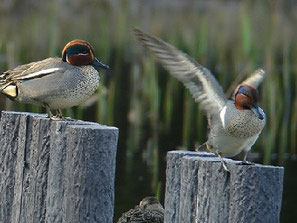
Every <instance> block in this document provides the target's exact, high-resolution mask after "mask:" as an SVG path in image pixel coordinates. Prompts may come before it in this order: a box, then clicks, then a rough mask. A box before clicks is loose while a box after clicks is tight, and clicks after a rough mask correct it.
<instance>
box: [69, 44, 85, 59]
mask: <svg viewBox="0 0 297 223" xmlns="http://www.w3.org/2000/svg"><path fill="white" fill-rule="evenodd" d="M88 53H90V49H89V48H88V47H87V46H85V45H80V44H76V45H73V46H71V47H69V48H68V49H67V54H68V56H71V55H75V54H88Z"/></svg>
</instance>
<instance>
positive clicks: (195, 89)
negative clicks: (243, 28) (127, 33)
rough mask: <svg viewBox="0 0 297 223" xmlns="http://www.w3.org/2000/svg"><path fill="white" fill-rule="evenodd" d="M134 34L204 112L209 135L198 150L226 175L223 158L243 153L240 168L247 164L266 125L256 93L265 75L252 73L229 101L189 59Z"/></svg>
mask: <svg viewBox="0 0 297 223" xmlns="http://www.w3.org/2000/svg"><path fill="white" fill-rule="evenodd" d="M133 32H134V34H135V36H136V38H137V40H138V41H139V42H140V43H141V44H142V45H143V46H144V47H146V48H148V49H149V50H150V51H151V52H153V54H154V56H155V57H156V58H157V61H158V62H160V63H161V64H162V65H163V67H164V68H165V69H166V70H167V71H169V73H170V74H171V75H173V76H174V77H175V78H177V79H178V80H179V81H181V82H182V83H183V84H184V86H185V87H186V88H187V89H188V90H189V91H190V93H191V95H192V96H193V98H194V100H195V101H196V102H199V103H200V108H202V109H203V110H204V111H205V112H206V116H207V121H208V126H209V134H208V138H207V141H206V142H205V143H203V144H202V145H201V146H205V147H206V148H207V149H208V150H209V151H210V152H213V153H215V154H216V155H217V156H218V157H219V158H220V160H221V162H222V164H223V168H224V169H225V170H226V171H228V168H227V166H226V163H225V161H224V159H223V157H230V158H231V157H234V156H236V155H238V154H239V153H242V154H243V159H242V164H250V162H248V161H247V154H248V152H249V151H250V150H251V147H252V146H253V145H254V144H255V142H256V140H257V138H258V137H259V135H260V134H261V132H262V130H263V128H264V126H265V123H266V115H265V113H264V111H263V109H262V108H260V107H259V105H258V100H259V93H258V90H257V88H258V86H259V85H260V83H261V82H262V81H263V79H264V77H265V71H264V70H263V69H257V70H256V71H254V72H253V73H252V74H251V75H250V76H249V77H248V78H247V79H246V80H244V81H243V82H242V83H240V84H239V85H238V86H237V87H236V88H235V90H234V92H233V95H232V97H231V99H227V98H226V96H225V94H224V92H223V89H222V87H221V86H220V85H219V83H218V81H217V80H216V78H215V76H214V75H213V74H212V73H211V72H210V71H209V70H208V69H207V68H205V67H203V66H202V65H200V64H199V63H198V62H196V61H195V60H194V59H193V58H192V57H190V56H189V55H187V54H185V53H183V52H181V51H180V50H178V49H177V48H175V47H174V46H172V45H170V44H169V43H166V42H164V41H163V40H161V39H159V38H156V37H154V36H151V35H149V34H146V33H144V32H143V31H142V30H140V29H138V28H134V29H133ZM201 146H199V147H198V148H200V147H201Z"/></svg>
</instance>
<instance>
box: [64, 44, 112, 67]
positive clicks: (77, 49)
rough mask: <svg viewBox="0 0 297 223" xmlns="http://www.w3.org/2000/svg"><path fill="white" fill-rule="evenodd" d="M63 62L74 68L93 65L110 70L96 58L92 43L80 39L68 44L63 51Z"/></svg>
mask: <svg viewBox="0 0 297 223" xmlns="http://www.w3.org/2000/svg"><path fill="white" fill-rule="evenodd" d="M62 60H63V61H64V62H67V63H69V64H71V65H74V66H84V65H92V66H95V67H97V66H99V67H102V68H104V69H108V68H109V66H108V65H105V64H103V63H101V62H100V61H99V60H98V59H97V58H96V57H95V56H94V49H93V47H92V46H91V44H90V43H88V42H87V41H84V40H79V39H76V40H72V41H70V42H69V43H67V44H66V46H65V47H64V49H63V51H62Z"/></svg>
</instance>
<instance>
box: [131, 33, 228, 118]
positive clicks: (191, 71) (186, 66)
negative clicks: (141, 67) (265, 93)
mask: <svg viewBox="0 0 297 223" xmlns="http://www.w3.org/2000/svg"><path fill="white" fill-rule="evenodd" d="M133 31H134V33H135V35H136V36H137V38H138V40H139V41H140V42H141V43H142V44H143V45H144V46H146V47H147V48H149V49H150V50H151V51H152V52H153V53H154V54H155V56H156V57H157V59H158V60H159V61H160V63H161V64H162V65H163V66H164V67H165V68H166V69H167V70H168V71H169V72H170V73H171V74H172V75H173V76H174V77H176V78H177V79H178V80H180V81H181V82H183V84H184V85H185V86H186V87H187V88H188V89H189V90H190V92H191V94H192V96H193V98H194V99H195V101H199V102H200V103H201V106H202V108H203V109H204V110H206V111H207V114H212V113H217V112H218V111H220V110H221V109H222V108H223V107H224V105H225V104H226V101H227V99H226V98H225V95H224V92H223V90H222V88H221V86H220V85H219V83H218V82H217V80H216V79H215V77H214V76H213V75H212V74H211V72H210V71H209V70H208V69H206V68H205V67H203V66H201V65H200V64H198V63H197V62H196V61H195V60H194V59H193V58H191V57H190V56H188V55H186V54H184V53H182V52H181V51H179V50H178V49H176V48H175V47H173V46H171V45H170V44H168V43H165V42H164V41H162V40H160V39H158V38H155V37H152V36H150V35H148V34H145V33H143V32H142V31H141V30H139V29H136V28H135V29H133Z"/></svg>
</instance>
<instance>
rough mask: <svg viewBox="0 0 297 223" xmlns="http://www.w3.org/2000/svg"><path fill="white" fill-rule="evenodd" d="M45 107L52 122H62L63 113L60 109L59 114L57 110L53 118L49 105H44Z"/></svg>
mask: <svg viewBox="0 0 297 223" xmlns="http://www.w3.org/2000/svg"><path fill="white" fill-rule="evenodd" d="M44 106H45V109H46V112H47V116H48V117H49V119H50V120H52V121H61V120H62V118H63V117H62V113H61V110H60V109H57V110H59V114H58V113H57V110H56V116H53V114H52V112H51V109H50V107H49V105H48V104H44Z"/></svg>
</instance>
